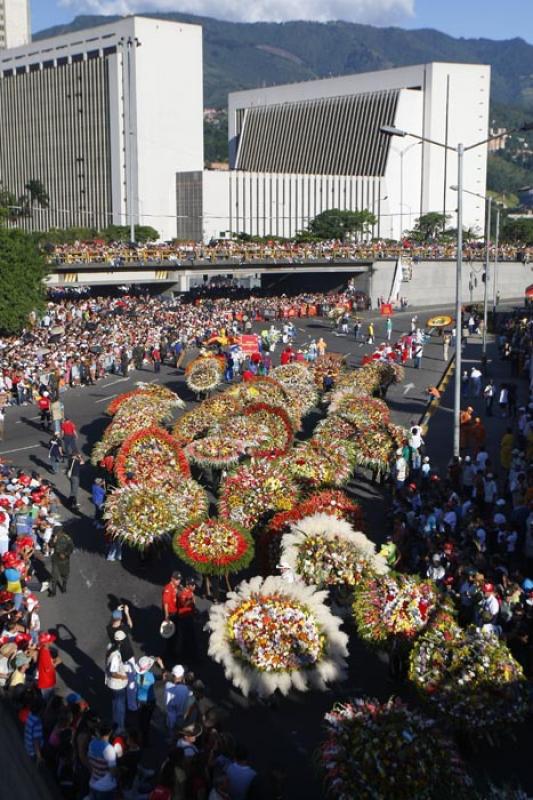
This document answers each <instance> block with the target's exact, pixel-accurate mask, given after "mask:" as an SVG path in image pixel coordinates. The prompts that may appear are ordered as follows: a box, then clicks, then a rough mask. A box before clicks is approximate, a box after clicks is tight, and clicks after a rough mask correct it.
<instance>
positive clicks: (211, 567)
mask: <svg viewBox="0 0 533 800" xmlns="http://www.w3.org/2000/svg"><path fill="white" fill-rule="evenodd" d="M173 546H174V551H175V553H176V555H177V556H178V557H179V558H181V560H182V561H185V563H186V564H189V565H190V566H191V567H194V569H195V570H197V572H200V573H202V574H203V575H209V576H210V575H227V574H228V573H232V572H239V571H240V570H242V569H245V568H246V567H247V566H249V564H250V563H251V561H252V559H253V557H254V542H253V539H252V537H251V535H250V533H249V531H247V530H245V529H244V528H242V527H241V526H240V525H237V524H236V523H234V522H228V521H227V520H221V519H216V518H209V519H205V520H202V521H201V522H198V523H196V524H195V525H191V526H190V527H187V528H185V529H184V530H182V531H179V532H178V533H176V534H175V535H174V539H173Z"/></svg>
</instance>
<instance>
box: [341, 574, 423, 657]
mask: <svg viewBox="0 0 533 800" xmlns="http://www.w3.org/2000/svg"><path fill="white" fill-rule="evenodd" d="M438 602H439V597H438V590H437V588H436V586H435V584H434V583H433V582H432V581H430V580H420V579H418V578H416V577H414V576H412V575H403V574H400V573H395V574H393V573H390V574H388V575H377V576H373V575H372V576H368V577H367V576H365V577H364V578H363V580H361V581H360V582H359V583H358V585H357V587H356V591H355V599H354V604H353V612H354V617H355V623H356V625H357V632H358V634H359V636H360V637H361V639H363V640H364V641H365V642H367V643H369V644H373V645H385V644H387V643H389V642H390V641H391V640H392V639H393V638H397V637H399V638H401V639H403V640H404V641H410V640H412V639H414V637H415V636H417V634H419V633H420V632H421V631H423V630H424V628H425V627H426V626H427V624H428V623H429V621H430V620H431V617H432V616H433V614H434V613H435V611H436V609H437V606H438Z"/></svg>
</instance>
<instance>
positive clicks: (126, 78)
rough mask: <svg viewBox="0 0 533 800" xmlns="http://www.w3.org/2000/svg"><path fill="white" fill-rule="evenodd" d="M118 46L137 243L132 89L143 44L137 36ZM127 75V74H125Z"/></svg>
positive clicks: (128, 191)
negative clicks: (138, 51)
mask: <svg viewBox="0 0 533 800" xmlns="http://www.w3.org/2000/svg"><path fill="white" fill-rule="evenodd" d="M118 44H119V45H120V47H121V48H122V86H123V95H124V100H123V107H124V143H125V154H126V175H127V180H126V186H127V188H126V198H127V214H128V218H129V225H130V242H131V243H132V244H134V243H135V210H134V197H133V195H134V191H133V183H134V178H133V176H134V169H133V160H134V159H133V155H134V151H135V129H134V124H133V102H132V96H133V88H132V58H133V53H134V52H135V50H134V48H137V47H140V46H141V43H140V41H139V39H138V38H137V37H136V36H134V37H133V36H128V38H127V39H126V38H125V37H124V36H123V37H122V38H121V39H119V42H118ZM124 56H126V66H125V65H124ZM124 73H125V74H124Z"/></svg>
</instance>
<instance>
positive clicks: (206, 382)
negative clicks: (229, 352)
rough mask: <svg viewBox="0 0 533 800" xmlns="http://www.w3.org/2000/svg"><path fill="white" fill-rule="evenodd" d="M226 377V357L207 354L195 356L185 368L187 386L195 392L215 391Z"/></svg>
mask: <svg viewBox="0 0 533 800" xmlns="http://www.w3.org/2000/svg"><path fill="white" fill-rule="evenodd" d="M223 377H224V358H222V357H220V356H214V355H205V356H199V357H198V358H195V359H194V361H191V362H190V364H188V365H187V367H186V369H185V381H186V383H187V386H188V387H189V389H190V390H191V392H194V393H195V394H202V393H203V392H213V391H214V390H215V389H216V388H217V386H219V385H220V384H221V383H222V379H223Z"/></svg>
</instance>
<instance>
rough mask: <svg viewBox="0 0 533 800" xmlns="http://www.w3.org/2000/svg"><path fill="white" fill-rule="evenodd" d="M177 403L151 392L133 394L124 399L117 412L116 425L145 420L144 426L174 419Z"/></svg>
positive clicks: (114, 418)
mask: <svg viewBox="0 0 533 800" xmlns="http://www.w3.org/2000/svg"><path fill="white" fill-rule="evenodd" d="M175 408H176V403H175V401H174V400H169V399H167V398H165V397H158V396H157V395H153V396H150V395H149V394H138V395H133V396H132V397H130V398H129V399H128V400H126V401H124V402H123V403H122V404H121V405H120V407H119V408H118V409H117V411H116V412H115V415H114V417H113V424H114V425H128V424H129V423H131V422H135V423H138V422H139V421H140V420H142V421H143V426H142V427H143V428H148V427H149V426H150V425H156V424H158V423H161V422H165V421H168V420H170V419H172V416H173V414H174V409H175Z"/></svg>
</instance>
